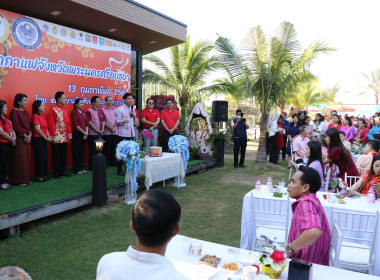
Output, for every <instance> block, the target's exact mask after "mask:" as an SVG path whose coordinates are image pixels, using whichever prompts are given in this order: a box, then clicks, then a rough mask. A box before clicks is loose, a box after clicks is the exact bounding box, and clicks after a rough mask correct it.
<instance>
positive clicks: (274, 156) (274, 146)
mask: <svg viewBox="0 0 380 280" xmlns="http://www.w3.org/2000/svg"><path fill="white" fill-rule="evenodd" d="M269 144H270V153H269V162H271V163H274V164H277V163H278V133H276V134H275V135H273V136H269Z"/></svg>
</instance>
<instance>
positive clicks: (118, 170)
mask: <svg viewBox="0 0 380 280" xmlns="http://www.w3.org/2000/svg"><path fill="white" fill-rule="evenodd" d="M134 139H135V138H134V137H121V136H118V137H117V140H118V141H117V143H120V142H121V141H123V140H128V141H129V140H134ZM122 166H123V161H122V160H118V161H117V173H119V172H123V167H122Z"/></svg>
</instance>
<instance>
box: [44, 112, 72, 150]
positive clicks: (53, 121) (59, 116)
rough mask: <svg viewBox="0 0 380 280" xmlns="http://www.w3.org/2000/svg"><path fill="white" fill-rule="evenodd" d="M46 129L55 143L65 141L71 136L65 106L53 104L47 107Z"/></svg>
mask: <svg viewBox="0 0 380 280" xmlns="http://www.w3.org/2000/svg"><path fill="white" fill-rule="evenodd" d="M48 129H49V134H50V136H51V137H53V138H54V141H55V143H66V142H69V141H70V139H71V138H72V136H71V126H70V118H69V114H68V113H67V110H66V108H65V107H62V106H59V105H55V106H53V107H51V108H50V109H49V113H48Z"/></svg>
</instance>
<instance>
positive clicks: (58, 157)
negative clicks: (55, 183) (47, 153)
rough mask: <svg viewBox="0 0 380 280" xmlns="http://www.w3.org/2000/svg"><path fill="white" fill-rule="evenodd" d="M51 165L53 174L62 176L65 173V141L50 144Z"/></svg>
mask: <svg viewBox="0 0 380 280" xmlns="http://www.w3.org/2000/svg"><path fill="white" fill-rule="evenodd" d="M51 148H52V149H51V165H52V166H53V175H54V176H62V175H64V174H65V173H66V165H67V142H65V143H55V144H53V143H52V144H51Z"/></svg>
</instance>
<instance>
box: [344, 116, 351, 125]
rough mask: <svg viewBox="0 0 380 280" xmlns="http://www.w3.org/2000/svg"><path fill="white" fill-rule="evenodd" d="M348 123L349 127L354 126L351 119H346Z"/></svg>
mask: <svg viewBox="0 0 380 280" xmlns="http://www.w3.org/2000/svg"><path fill="white" fill-rule="evenodd" d="M344 118H345V120H346V121H348V126H352V120H351V118H350V117H344Z"/></svg>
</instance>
